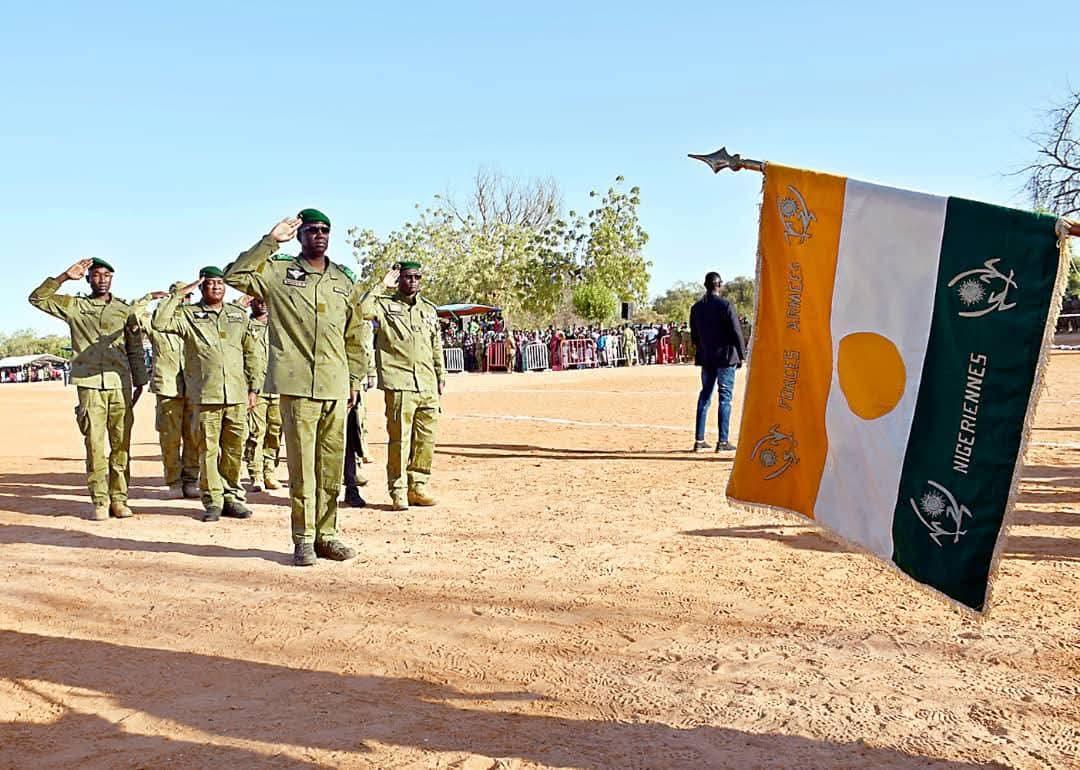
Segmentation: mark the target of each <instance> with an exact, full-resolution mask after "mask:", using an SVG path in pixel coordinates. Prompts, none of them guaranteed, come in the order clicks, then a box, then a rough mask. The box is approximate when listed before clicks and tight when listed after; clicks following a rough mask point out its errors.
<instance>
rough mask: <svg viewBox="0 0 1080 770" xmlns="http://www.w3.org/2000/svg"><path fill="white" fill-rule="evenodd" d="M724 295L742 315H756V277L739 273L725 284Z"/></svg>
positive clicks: (748, 316)
mask: <svg viewBox="0 0 1080 770" xmlns="http://www.w3.org/2000/svg"><path fill="white" fill-rule="evenodd" d="M724 296H725V297H726V298H727V300H728V302H730V303H731V304H733V305H734V306H735V310H736V311H738V313H739V315H740V316H746V317H747V318H751V319H752V318H753V317H754V279H753V278H747V277H746V276H744V275H738V276H735V277H734V278H732V279H731V280H730V281H727V282H726V283H725V284H724Z"/></svg>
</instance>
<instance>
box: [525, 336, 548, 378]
mask: <svg viewBox="0 0 1080 770" xmlns="http://www.w3.org/2000/svg"><path fill="white" fill-rule="evenodd" d="M550 365H551V362H550V361H549V360H548V349H547V345H544V344H542V343H539V342H533V343H530V344H528V345H526V346H525V347H523V348H522V349H521V368H522V369H524V370H525V371H527V372H542V371H544V370H545V369H547V368H548V367H549V366H550Z"/></svg>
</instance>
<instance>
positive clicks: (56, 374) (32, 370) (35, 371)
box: [0, 366, 64, 383]
mask: <svg viewBox="0 0 1080 770" xmlns="http://www.w3.org/2000/svg"><path fill="white" fill-rule="evenodd" d="M62 379H64V369H63V368H62V367H58V366H31V367H26V366H20V367H19V368H17V369H14V368H13V369H3V370H0V383H10V382H50V381H53V380H62Z"/></svg>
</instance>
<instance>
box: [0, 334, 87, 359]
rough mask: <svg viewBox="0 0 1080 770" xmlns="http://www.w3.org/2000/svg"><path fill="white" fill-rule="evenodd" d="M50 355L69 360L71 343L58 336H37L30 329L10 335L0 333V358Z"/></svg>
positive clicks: (65, 338)
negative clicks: (37, 354)
mask: <svg viewBox="0 0 1080 770" xmlns="http://www.w3.org/2000/svg"><path fill="white" fill-rule="evenodd" d="M34 353H51V354H52V355H54V356H61V357H63V358H69V357H70V356H71V341H70V340H69V339H68V338H67V337H62V336H60V335H59V334H45V335H41V334H37V333H35V332H34V331H33V330H32V329H17V330H15V331H13V332H12V333H11V334H3V333H0V358H4V357H7V356H28V355H31V354H34Z"/></svg>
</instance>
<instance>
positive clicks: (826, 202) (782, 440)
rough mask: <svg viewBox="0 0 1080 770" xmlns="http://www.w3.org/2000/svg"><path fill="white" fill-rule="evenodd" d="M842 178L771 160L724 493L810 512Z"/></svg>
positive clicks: (820, 451) (820, 449)
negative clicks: (741, 396)
mask: <svg viewBox="0 0 1080 770" xmlns="http://www.w3.org/2000/svg"><path fill="white" fill-rule="evenodd" d="M846 181H847V180H846V179H844V178H843V177H838V176H831V175H829V174H818V173H814V172H811V171H803V170H800V169H793V168H786V167H784V166H776V165H773V164H771V163H770V164H769V165H768V166H767V167H766V170H765V190H764V196H763V199H762V204H761V226H760V233H759V236H758V238H759V242H758V248H759V249H760V251H761V254H760V265H759V276H758V280H759V287H758V309H757V318H756V321H755V323H754V327H753V329H752V330H751V333H752V340H751V358H750V370H749V373H748V374H749V377H748V379H747V384H746V399H745V401H744V403H743V413H742V415H743V416H742V424H741V427H740V429H739V449H738V452H737V453H736V456H735V465H734V467H733V469H732V472H731V479H730V481H729V482H728V490H727V494H728V497H730V498H732V499H734V500H740V501H743V502H747V503H759V504H763V505H771V506H776V507H779V508H786V509H788V510H792V511H796V512H798V513H801V514H803V515H805V516H809V517H811V518H812V517H813V509H814V500H815V499H816V498H817V493H818V487H819V485H820V484H821V474H822V470H823V469H824V467H825V455H826V452H827V450H828V439H827V436H826V434H825V406H826V403H827V402H828V399H829V389H830V387H831V384H832V371H833V361H832V333H831V329H830V315H831V310H832V297H833V281H834V279H835V277H836V256H837V252H838V250H839V245H840V223H841V219H842V217H843V211H844V188H845V185H846Z"/></svg>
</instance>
